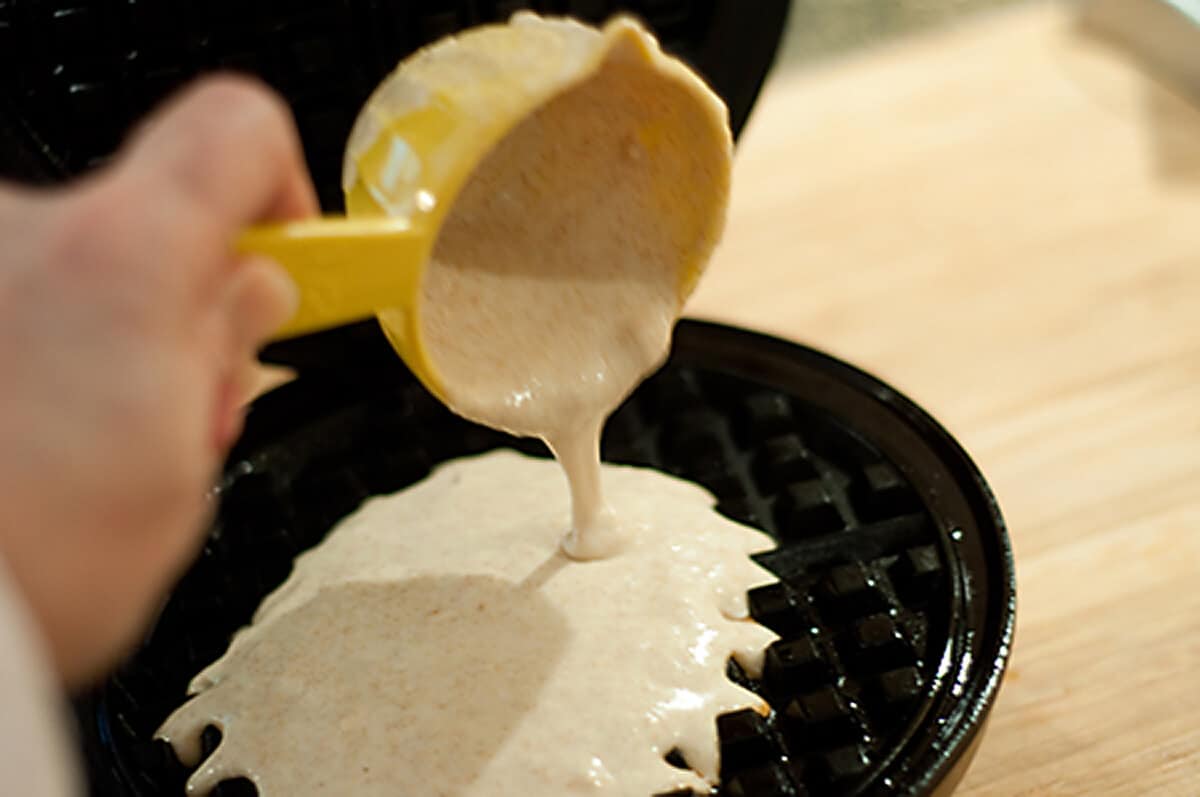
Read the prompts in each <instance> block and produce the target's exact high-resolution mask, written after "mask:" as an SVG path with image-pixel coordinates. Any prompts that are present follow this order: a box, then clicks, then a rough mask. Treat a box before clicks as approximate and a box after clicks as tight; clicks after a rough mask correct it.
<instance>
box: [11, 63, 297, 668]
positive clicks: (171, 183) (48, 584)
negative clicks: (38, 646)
mask: <svg viewBox="0 0 1200 797" xmlns="http://www.w3.org/2000/svg"><path fill="white" fill-rule="evenodd" d="M316 210H317V205H316V199H315V194H314V192H313V189H312V185H311V183H310V181H309V178H308V175H307V172H306V170H305V168H304V162H303V158H302V155H301V150H300V146H299V142H298V138H297V135H296V132H295V128H294V125H293V123H292V120H291V117H290V114H289V113H288V111H287V109H286V107H285V106H284V105H283V103H282V102H281V101H280V100H279V99H277V98H276V97H275V96H274V95H273V94H271V93H270V92H269V91H267V90H266V89H264V88H263V87H261V86H259V85H258V84H256V83H254V82H251V81H249V80H246V79H241V78H233V77H219V78H209V79H206V80H202V81H199V82H198V83H197V84H196V85H194V86H192V87H191V88H189V89H188V90H186V91H184V92H183V93H182V94H180V95H179V96H178V97H176V98H175V99H173V100H171V101H169V102H168V103H167V105H166V106H165V107H163V108H162V109H160V110H159V111H158V112H157V113H155V114H154V115H153V116H152V117H151V119H150V120H149V121H148V122H147V123H145V124H144V125H143V126H142V127H141V128H140V129H139V130H138V131H137V132H136V133H135V134H134V136H133V138H132V139H131V141H130V142H129V144H128V146H126V147H125V148H124V150H123V151H122V152H121V153H120V154H119V155H118V157H117V158H116V159H115V161H114V163H113V164H112V165H111V166H109V167H107V168H105V169H103V170H101V171H100V172H98V173H96V174H94V175H92V176H89V177H86V178H84V179H82V180H79V181H78V182H76V183H74V184H73V185H70V186H68V187H66V188H62V189H53V190H33V189H27V188H18V187H14V186H5V185H0V240H2V241H3V242H4V246H3V249H2V250H0V555H3V558H4V560H5V561H6V562H7V565H8V569H9V570H10V572H11V573H12V575H13V577H14V578H15V580H16V582H17V585H18V586H19V588H20V589H21V591H22V593H23V594H24V596H25V598H26V601H27V603H28V605H29V606H30V608H31V610H32V613H33V615H34V617H35V619H36V620H37V621H38V623H39V624H40V626H41V628H42V631H43V633H44V636H45V638H46V640H47V642H48V645H49V648H50V651H51V653H52V655H53V657H54V661H55V663H56V664H57V666H58V668H59V671H60V673H61V675H62V676H63V677H64V678H65V679H66V680H67V681H68V682H69V683H72V684H79V683H81V682H82V681H84V680H86V679H88V678H92V677H95V676H96V675H98V674H99V673H100V672H102V671H103V669H104V668H106V667H108V666H111V664H112V663H113V662H114V661H115V660H116V659H117V657H118V656H119V655H120V654H121V653H122V652H123V651H124V649H125V648H126V647H127V646H128V645H130V644H131V643H133V642H134V641H135V639H136V637H137V635H138V634H139V633H140V632H141V631H142V629H143V628H144V626H145V624H146V622H147V621H148V620H149V617H150V614H151V612H152V611H153V610H154V609H155V607H156V605H157V602H158V600H160V599H161V597H162V595H163V594H164V592H165V591H166V589H167V588H168V587H169V585H170V584H171V583H172V581H173V580H174V579H175V578H176V577H178V575H179V572H180V570H181V569H182V567H183V566H184V565H185V564H186V563H187V562H188V561H189V559H190V558H191V557H192V556H193V555H194V552H195V549H196V547H197V545H198V544H199V541H200V538H201V533H202V530H203V529H204V526H205V520H206V517H207V514H208V512H209V508H208V499H207V498H206V493H207V491H208V488H209V487H210V485H211V483H212V479H213V478H214V476H215V474H216V473H217V471H218V469H219V467H220V463H221V461H222V458H223V456H224V454H225V452H226V449H227V448H228V446H229V444H230V443H231V442H232V441H233V439H234V438H235V437H236V436H237V434H238V432H239V431H240V424H241V417H242V415H241V399H242V397H243V394H244V390H245V388H246V380H247V378H248V377H249V376H250V375H251V373H252V372H251V370H250V368H251V365H252V363H253V362H254V356H255V353H256V351H257V349H258V347H259V346H261V345H262V343H263V342H264V339H265V338H266V337H267V336H268V335H269V334H270V333H271V332H273V331H274V330H275V329H277V328H278V327H279V326H280V325H281V324H282V323H283V322H284V321H286V320H287V318H288V317H289V316H290V314H291V313H292V312H293V311H294V305H295V301H296V299H295V288H294V286H292V284H291V282H290V281H289V280H288V278H287V276H286V275H285V274H284V273H283V272H282V271H281V270H279V268H278V267H277V266H275V265H274V264H272V263H270V262H268V261H264V260H259V259H246V258H239V257H236V256H235V255H234V254H233V253H232V251H231V242H232V240H233V238H234V237H235V235H236V234H237V233H238V231H240V230H241V229H243V228H244V227H245V226H247V225H249V224H251V223H254V222H259V221H265V220H275V219H287V218H295V217H301V216H305V215H309V214H312V213H314V212H316Z"/></svg>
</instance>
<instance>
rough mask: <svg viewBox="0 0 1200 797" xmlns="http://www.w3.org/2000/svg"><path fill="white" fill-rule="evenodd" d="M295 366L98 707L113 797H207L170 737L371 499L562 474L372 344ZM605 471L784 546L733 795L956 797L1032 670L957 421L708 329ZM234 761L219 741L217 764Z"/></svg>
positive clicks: (635, 420) (297, 359)
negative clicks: (1015, 651)
mask: <svg viewBox="0 0 1200 797" xmlns="http://www.w3.org/2000/svg"><path fill="white" fill-rule="evenodd" d="M273 354H274V358H275V359H277V360H279V359H282V360H284V361H286V362H288V363H290V364H292V365H294V366H298V367H299V369H300V372H301V374H302V375H301V377H300V378H299V379H298V380H297V381H296V382H294V383H292V384H290V385H288V386H286V387H284V388H282V389H280V390H278V391H276V392H274V393H272V394H268V395H267V396H265V397H264V398H262V399H261V400H259V401H258V402H257V403H256V404H255V405H254V407H253V409H252V411H251V413H250V417H249V421H248V425H247V428H246V432H245V435H244V436H243V438H242V440H241V441H240V442H239V443H238V445H237V447H236V449H235V450H234V452H233V453H232V455H231V457H230V459H229V462H228V466H227V468H226V470H225V475H224V480H223V482H222V483H221V486H220V488H219V490H218V499H219V513H218V517H217V520H216V523H215V525H214V528H213V531H212V534H211V536H210V538H209V540H208V542H207V544H206V546H205V548H204V551H203V554H202V555H201V557H200V559H199V561H197V562H196V564H195V565H194V566H193V567H192V569H191V570H190V571H189V572H188V573H187V575H186V576H185V577H184V579H183V580H182V582H181V583H180V584H179V585H178V587H177V589H176V590H175V592H174V594H173V595H172V597H171V599H170V601H169V603H168V604H167V606H166V608H165V609H164V610H163V612H162V614H161V617H160V618H159V620H158V623H157V626H156V627H155V629H154V631H153V633H152V634H151V635H150V637H149V639H148V640H147V641H146V643H145V645H144V646H143V647H142V648H141V649H140V650H139V651H138V652H137V653H136V654H135V655H134V656H133V658H132V659H131V660H130V661H129V662H128V663H127V664H126V665H125V666H124V667H123V668H122V669H121V670H120V671H119V672H118V673H116V674H115V675H114V676H113V677H112V678H111V680H110V681H109V682H108V683H107V684H106V685H105V686H104V687H103V688H102V689H101V690H99V691H98V692H97V693H96V694H95V695H92V696H89V697H88V698H85V699H83V700H81V701H80V706H79V709H80V717H81V721H82V725H83V729H84V734H85V741H86V749H87V752H88V755H89V763H90V771H91V773H92V777H93V781H94V783H93V789H94V793H95V794H97V795H105V796H106V797H107V796H108V795H113V796H114V797H115V796H116V795H121V796H122V797H133V796H135V795H136V797H150V796H151V795H154V796H155V797H157V795H182V794H183V782H184V780H185V779H186V777H187V772H186V771H185V769H184V768H183V767H182V766H180V765H179V764H178V763H177V762H176V760H175V758H174V756H173V755H172V753H171V752H170V751H169V749H168V748H167V747H166V745H164V744H162V743H160V742H154V741H152V734H153V732H154V730H155V728H156V727H157V726H158V725H159V724H160V723H161V722H162V720H163V719H165V717H166V715H167V714H168V713H169V712H170V711H171V710H172V709H174V708H175V707H177V706H178V705H180V704H181V703H182V702H183V701H184V698H185V688H186V685H187V682H188V680H189V678H190V677H191V676H192V675H193V674H194V673H195V672H197V671H198V670H199V669H200V668H202V667H203V666H204V665H206V664H208V663H209V662H211V661H213V660H214V659H216V658H217V657H218V656H220V655H221V653H223V652H224V650H225V647H226V645H227V643H228V641H229V638H230V635H231V634H232V633H233V632H234V631H236V630H237V629H238V628H239V627H241V626H242V625H244V624H245V623H247V622H248V621H249V620H250V617H251V614H252V613H253V611H254V609H255V607H256V606H257V605H258V604H259V602H260V601H261V600H262V598H263V597H264V596H266V595H267V593H269V592H270V591H271V590H273V589H274V588H275V587H277V586H278V585H279V584H280V583H282V581H283V580H284V579H285V578H286V576H287V575H288V572H289V569H290V566H291V562H292V560H293V558H294V557H295V556H296V555H297V554H298V553H300V552H301V551H303V550H305V549H307V548H309V547H311V546H313V545H315V544H317V543H318V542H320V541H321V539H322V538H323V537H324V536H325V534H326V533H327V532H328V531H329V529H330V527H332V526H333V525H334V524H335V523H337V521H338V519H339V518H342V517H343V516H345V515H347V514H348V513H350V512H351V511H353V510H354V509H355V508H356V507H357V506H358V505H359V504H360V503H361V502H362V501H363V500H364V499H365V498H366V497H368V496H370V495H375V494H379V493H387V492H391V491H395V490H398V489H400V488H403V487H405V486H406V485H409V484H412V483H414V482H416V481H418V480H420V479H421V478H423V477H425V476H426V475H428V473H429V472H430V469H431V468H432V467H433V466H435V465H436V464H437V463H439V462H444V461H446V460H449V459H452V458H455V457H461V456H466V455H471V454H477V453H480V452H483V451H486V450H488V449H492V448H496V447H499V446H509V447H513V448H516V449H519V450H521V451H524V452H527V453H530V454H536V455H542V456H545V455H546V452H545V450H544V449H543V447H542V446H541V445H540V444H539V443H536V442H533V441H529V440H517V439H513V438H509V437H507V436H505V435H502V434H499V433H497V432H493V431H491V430H488V429H485V428H482V427H480V426H476V425H474V424H471V423H468V422H466V421H464V420H462V419H460V418H458V417H457V416H454V415H453V414H451V413H450V412H449V411H448V410H446V409H445V408H444V407H443V406H442V405H441V404H440V403H439V402H438V401H437V400H435V399H434V398H433V397H432V396H431V395H430V394H429V393H427V392H426V391H425V390H424V389H423V388H422V387H421V386H420V385H419V384H418V383H417V382H416V381H415V379H414V378H413V377H412V376H411V374H410V373H409V372H408V371H407V370H406V369H405V368H404V366H403V364H402V363H401V362H400V361H399V359H398V358H397V357H396V356H395V354H394V353H393V352H392V350H391V348H390V347H389V346H388V344H387V343H386V341H384V339H383V337H382V335H381V334H380V333H379V331H378V329H377V328H376V327H375V326H374V324H373V323H367V324H360V325H357V326H353V327H347V328H343V329H339V330H335V331H332V332H328V333H323V334H321V335H317V336H314V337H311V338H309V339H307V340H305V341H303V345H296V344H295V343H293V345H291V346H290V347H288V348H287V349H286V350H282V352H281V351H276V352H273ZM603 455H604V458H605V459H606V460H607V461H610V462H619V463H628V464H634V465H645V466H650V467H654V468H658V469H660V470H663V471H666V472H668V473H672V474H676V475H679V476H682V477H683V478H686V479H690V480H693V481H696V482H699V483H700V484H703V485H704V486H705V487H707V488H708V489H709V490H711V491H712V492H713V494H714V495H715V496H716V499H717V502H718V503H717V507H718V509H719V510H720V511H721V512H722V513H724V514H726V515H728V516H729V517H731V518H734V519H736V520H738V521H741V522H744V523H748V524H750V525H753V526H756V527H758V528H760V529H762V530H764V531H766V532H767V533H768V534H770V535H771V536H772V537H774V538H775V539H776V540H777V541H778V547H777V548H775V549H774V550H772V551H770V552H768V553H764V554H761V555H759V556H758V557H757V559H758V560H759V562H760V563H761V564H762V565H764V566H765V567H766V568H767V569H769V570H770V571H771V572H772V573H774V574H775V575H776V576H778V579H779V580H778V582H777V583H774V584H771V585H769V586H764V587H760V588H757V589H755V590H753V591H751V593H750V605H751V611H752V614H753V616H754V618H755V619H756V620H757V621H758V622H760V623H762V624H764V625H766V626H768V627H770V628H771V629H772V630H774V631H776V632H778V633H779V634H780V636H781V637H782V639H781V640H779V641H778V642H775V643H774V644H772V646H771V647H770V648H769V649H768V651H767V659H766V667H765V672H764V677H763V679H762V681H755V680H751V679H748V678H747V677H746V676H745V674H744V673H742V672H741V671H740V670H739V669H738V667H737V666H736V665H735V664H733V663H732V662H731V663H730V664H729V671H728V674H729V677H730V678H732V679H734V680H735V681H738V682H739V683H743V684H745V685H747V686H749V687H750V688H751V689H753V690H755V691H756V692H758V693H760V694H761V695H762V696H763V697H764V698H766V700H767V701H768V702H769V703H770V705H771V707H772V709H773V710H772V712H771V714H770V716H768V717H766V718H762V717H760V716H759V715H758V714H756V713H755V712H753V711H743V712H739V713H734V714H727V715H724V716H721V717H717V718H714V720H715V722H716V725H717V729H718V731H719V733H720V738H721V755H722V763H721V793H722V794H725V795H730V796H731V797H732V796H733V795H737V796H739V797H776V796H780V795H791V796H792V797H795V796H796V795H817V794H820V795H859V794H903V795H929V794H945V793H948V792H949V791H950V790H951V789H952V788H953V786H954V785H955V784H956V783H957V781H958V779H959V778H960V777H961V775H962V773H963V771H964V770H965V768H966V765H967V763H968V762H969V760H970V758H971V756H972V755H973V753H974V749H975V746H976V744H977V742H978V741H979V738H980V735H981V731H982V729H983V724H984V721H985V719H986V717H987V714H988V711H989V709H990V707H991V705H992V702H993V701H994V699H995V696H996V691H997V689H998V687H999V683H1000V678H1001V676H1002V674H1003V671H1004V667H1005V664H1006V662H1007V659H1008V652H1009V644H1010V642H1011V638H1012V631H1013V618H1014V576H1013V566H1012V559H1011V552H1010V549H1009V545H1008V540H1007V537H1006V535H1005V531H1004V527H1003V523H1002V520H1001V518H1000V514H999V511H998V509H997V507H996V504H995V502H994V500H993V498H992V495H991V493H990V492H989V491H988V488H987V486H986V484H985V483H984V481H983V478H982V477H981V476H980V474H979V472H978V471H977V470H976V469H975V467H974V465H973V464H972V463H971V461H970V460H969V459H968V458H967V455H966V454H965V453H964V452H963V450H962V449H961V448H960V447H959V446H958V445H957V444H956V443H955V442H954V440H953V439H952V438H951V437H950V436H949V435H948V434H947V433H946V432H945V431H944V430H943V429H942V428H941V427H940V426H938V424H937V423H936V422H935V421H934V420H933V419H931V418H930V417H929V416H928V415H926V414H925V413H924V412H923V411H921V410H920V409H919V408H918V407H917V406H915V405H914V404H913V403H912V402H910V401H909V400H908V399H906V398H904V397H903V396H901V395H899V394H898V393H896V392H895V391H893V390H892V389H890V388H889V387H887V386H886V385H884V384H882V383H880V382H879V381H877V380H875V379H874V378H872V377H870V376H868V375H867V374H864V373H862V372H861V371H858V370H855V369H854V368H852V367H850V366H848V365H845V364H843V363H841V362H839V361H837V360H834V359H831V358H830V357H827V356H825V355H823V354H820V353H818V352H815V351H813V350H811V349H807V348H804V347H801V346H797V345H794V344H790V343H785V342H783V341H780V340H777V339H774V338H769V337H764V336H761V335H757V334H752V333H749V332H745V331H742V330H737V329H733V328H730V327H723V326H717V325H713V324H706V323H700V322H693V321H685V322H683V323H681V324H680V326H679V328H678V330H677V334H676V338H675V344H674V350H673V353H672V356H671V359H670V361H669V362H668V364H667V365H666V366H665V367H664V368H663V369H662V370H661V371H660V372H659V373H658V374H656V375H655V376H653V377H652V378H651V379H649V380H648V381H647V382H646V383H645V384H643V385H642V386H641V387H640V388H639V389H638V390H637V391H636V392H635V393H634V395H633V396H632V397H631V398H630V399H629V400H628V401H627V402H626V403H625V404H624V405H623V406H622V407H621V408H620V409H619V410H618V411H617V413H616V414H615V415H614V416H613V418H612V419H611V420H610V422H609V424H608V427H607V429H606V432H605V436H604V443H603ZM596 710H599V709H596ZM218 740H219V735H218V733H217V731H216V730H215V729H213V730H210V731H209V732H208V734H207V739H206V741H207V744H208V745H209V748H210V749H212V748H213V747H215V744H216V742H217V741H218ZM218 791H219V794H220V795H223V797H231V796H233V795H245V796H246V797H248V796H249V795H253V794H254V793H255V791H254V789H253V787H252V786H251V785H250V784H249V782H248V781H234V782H230V783H228V784H226V785H223V786H221V787H220V788H219V790H218Z"/></svg>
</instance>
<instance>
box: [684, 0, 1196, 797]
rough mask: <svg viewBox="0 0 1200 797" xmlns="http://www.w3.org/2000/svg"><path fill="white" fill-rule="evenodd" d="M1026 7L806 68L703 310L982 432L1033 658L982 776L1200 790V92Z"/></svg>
mask: <svg viewBox="0 0 1200 797" xmlns="http://www.w3.org/2000/svg"><path fill="white" fill-rule="evenodd" d="M1072 19H1073V15H1072V11H1071V9H1070V8H1069V7H1067V6H1056V5H1043V4H1038V5H1027V6H1022V7H1019V8H1016V9H1012V10H1008V11H1005V12H1002V13H997V14H991V15H988V16H985V17H981V18H977V19H975V20H973V21H971V22H969V23H966V24H964V25H962V26H959V27H957V28H955V29H952V30H948V31H942V32H938V33H935V34H929V35H925V36H922V37H921V38H917V39H910V40H907V41H904V42H900V43H897V44H893V45H889V46H888V47H886V48H884V49H880V50H876V51H873V52H870V53H867V54H865V55H860V56H858V57H855V58H853V59H850V60H843V61H841V62H838V63H834V64H829V65H826V66H824V67H821V68H819V69H807V70H803V71H794V72H792V73H790V74H784V75H782V76H779V77H777V79H776V80H775V81H774V83H773V84H772V85H770V86H769V88H768V90H767V93H766V94H765V95H764V99H763V103H762V104H761V106H760V107H759V109H758V110H757V111H756V114H755V116H754V118H753V120H752V122H751V127H750V129H749V131H748V133H747V135H746V137H745V138H744V140H743V143H742V146H741V148H740V153H739V156H738V164H737V171H736V178H735V179H736V183H735V197H734V205H733V209H732V215H731V219H730V226H729V230H728V233H727V236H726V241H725V243H724V245H723V247H722V250H721V252H720V253H719V255H718V257H717V259H716V261H715V262H714V264H713V266H712V269H711V271H710V273H709V274H708V276H707V277H706V279H705V281H704V283H703V285H702V288H701V290H700V292H699V293H698V294H697V296H696V297H695V298H694V300H693V303H692V305H691V314H692V315H698V316H702V317H708V318H716V319H720V320H725V321H732V322H736V323H738V324H742V325H745V326H750V327H754V328H758V329H762V330H766V331H769V332H773V333H777V334H780V335H782V336H785V337H789V338H793V339H798V340H801V341H804V342H806V343H809V344H812V345H815V346H818V347H820V348H823V349H826V350H828V351H831V352H833V353H835V354H837V355H839V356H841V357H844V358H846V359H848V360H850V361H851V362H854V363H856V364H858V365H860V366H862V367H865V368H867V369H869V370H871V371H873V372H874V373H876V374H878V375H880V376H882V377H883V378H885V379H886V380H888V381H890V382H891V383H892V384H893V385H895V386H896V387H898V388H899V389H901V390H902V391H904V392H906V393H908V394H909V395H910V396H912V397H913V398H915V399H916V400H917V401H918V402H919V403H921V404H923V405H924V406H925V407H926V408H927V409H929V410H930V411H931V412H932V413H934V415H935V416H937V417H938V418H939V419H940V420H941V421H942V422H943V423H944V424H946V425H947V426H948V427H949V429H950V430H951V431H952V432H954V433H955V434H956V435H957V436H958V437H959V439H960V440H961V441H962V442H963V443H964V444H965V445H966V447H967V448H968V449H969V450H970V451H971V452H972V454H973V456H974V457H975V459H976V461H977V462H978V463H979V465H980V467H981V468H982V469H983V471H984V473H985V474H986V475H987V476H988V478H989V480H990V481H991V483H992V485H993V486H994V488H995V489H996V492H997V494H998V496H999V499H1000V502H1001V506H1002V507H1003V510H1004V513H1005V515H1006V517H1007V520H1008V522H1009V525H1010V528H1011V534H1012V539H1013V544H1014V547H1015V550H1016V561H1017V577H1018V584H1019V586H1018V600H1019V608H1018V618H1017V642H1016V652H1015V657H1014V659H1013V662H1012V665H1011V668H1010V671H1009V674H1008V677H1007V679H1006V681H1005V684H1004V687H1003V689H1002V691H1001V696H1000V699H999V702H998V704H997V707H996V709H995V711H994V714H993V721H992V723H991V727H990V729H989V731H988V736H987V738H986V739H985V740H984V744H983V747H982V749H981V752H980V754H979V757H978V758H977V760H976V763H975V765H974V767H973V768H972V770H971V771H970V772H969V773H968V775H967V778H966V780H965V781H964V783H963V786H962V788H961V790H960V793H961V794H963V795H965V796H969V797H980V796H981V795H1026V794H1029V795H1035V794H1036V795H1053V794H1064V795H1143V794H1165V795H1197V794H1200V109H1197V108H1196V107H1193V106H1190V105H1188V104H1187V103H1185V102H1184V101H1183V100H1181V99H1180V98H1179V97H1178V96H1177V95H1175V94H1173V93H1172V92H1171V91H1170V90H1168V89H1166V88H1165V87H1163V86H1161V85H1157V84H1156V83H1154V82H1153V81H1151V80H1150V79H1148V78H1146V77H1144V76H1143V75H1142V74H1141V73H1140V72H1139V70H1138V69H1137V68H1136V67H1135V66H1134V65H1132V64H1131V63H1129V62H1127V61H1126V60H1124V59H1123V58H1122V57H1120V56H1119V55H1118V54H1116V53H1114V52H1111V51H1109V50H1106V49H1105V48H1104V47H1102V46H1100V45H1098V44H1096V43H1093V42H1090V41H1089V40H1088V39H1086V38H1085V37H1084V36H1082V35H1081V34H1080V33H1079V32H1078V31H1077V30H1076V29H1075V26H1074V24H1073V22H1072Z"/></svg>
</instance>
